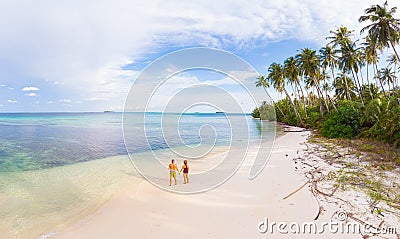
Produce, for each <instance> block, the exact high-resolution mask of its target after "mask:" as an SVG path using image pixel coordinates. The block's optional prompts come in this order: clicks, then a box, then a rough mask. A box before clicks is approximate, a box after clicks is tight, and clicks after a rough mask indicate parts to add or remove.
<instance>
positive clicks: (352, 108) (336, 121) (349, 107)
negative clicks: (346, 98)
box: [322, 102, 360, 138]
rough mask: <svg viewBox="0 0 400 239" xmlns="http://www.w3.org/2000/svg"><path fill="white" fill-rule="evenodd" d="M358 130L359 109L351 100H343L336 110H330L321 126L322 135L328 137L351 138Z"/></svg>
mask: <svg viewBox="0 0 400 239" xmlns="http://www.w3.org/2000/svg"><path fill="white" fill-rule="evenodd" d="M359 132H360V111H359V109H358V108H357V106H356V105H355V104H354V103H351V102H345V104H343V105H342V106H341V107H340V108H339V110H338V112H332V113H331V114H330V115H329V116H328V118H327V119H326V120H325V122H324V125H323V127H322V135H323V136H325V137H328V138H353V137H354V136H356V135H357V134H358V133H359Z"/></svg>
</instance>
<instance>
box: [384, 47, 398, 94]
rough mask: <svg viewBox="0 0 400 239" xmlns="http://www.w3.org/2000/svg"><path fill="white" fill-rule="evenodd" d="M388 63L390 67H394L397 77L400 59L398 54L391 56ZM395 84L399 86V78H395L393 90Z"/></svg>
mask: <svg viewBox="0 0 400 239" xmlns="http://www.w3.org/2000/svg"><path fill="white" fill-rule="evenodd" d="M386 61H387V62H388V63H389V65H388V66H392V65H393V72H394V74H395V75H396V69H397V64H399V58H397V56H396V54H391V55H390V56H389V57H388V59H387V60H386ZM394 83H396V85H397V86H398V83H397V77H396V78H395V82H393V88H395V86H394Z"/></svg>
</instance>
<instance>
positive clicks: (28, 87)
mask: <svg viewBox="0 0 400 239" xmlns="http://www.w3.org/2000/svg"><path fill="white" fill-rule="evenodd" d="M38 90H39V88H37V87H35V86H25V87H24V88H22V91H38Z"/></svg>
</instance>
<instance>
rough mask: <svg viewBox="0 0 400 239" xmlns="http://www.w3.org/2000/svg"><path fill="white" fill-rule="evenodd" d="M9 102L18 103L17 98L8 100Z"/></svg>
mask: <svg viewBox="0 0 400 239" xmlns="http://www.w3.org/2000/svg"><path fill="white" fill-rule="evenodd" d="M7 102H8V103H17V101H16V100H7Z"/></svg>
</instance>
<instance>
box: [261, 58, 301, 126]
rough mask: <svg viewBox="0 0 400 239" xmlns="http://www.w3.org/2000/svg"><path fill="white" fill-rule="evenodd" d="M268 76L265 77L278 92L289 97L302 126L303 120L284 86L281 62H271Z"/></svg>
mask: <svg viewBox="0 0 400 239" xmlns="http://www.w3.org/2000/svg"><path fill="white" fill-rule="evenodd" d="M268 72H269V73H268V76H267V79H268V80H269V81H270V82H271V83H272V86H273V87H274V88H275V89H276V90H277V91H278V92H280V93H282V92H284V93H285V95H286V97H287V98H288V99H289V101H290V103H291V104H292V106H293V109H294V112H295V114H296V116H297V118H298V119H299V121H300V124H301V125H302V126H303V127H304V122H303V120H302V119H301V116H300V114H299V112H298V109H297V106H296V105H295V104H294V102H293V100H292V98H291V97H290V95H289V93H288V92H287V90H286V88H285V73H284V68H283V66H282V65H281V64H279V63H275V62H274V63H272V64H271V65H270V66H269V67H268Z"/></svg>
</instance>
